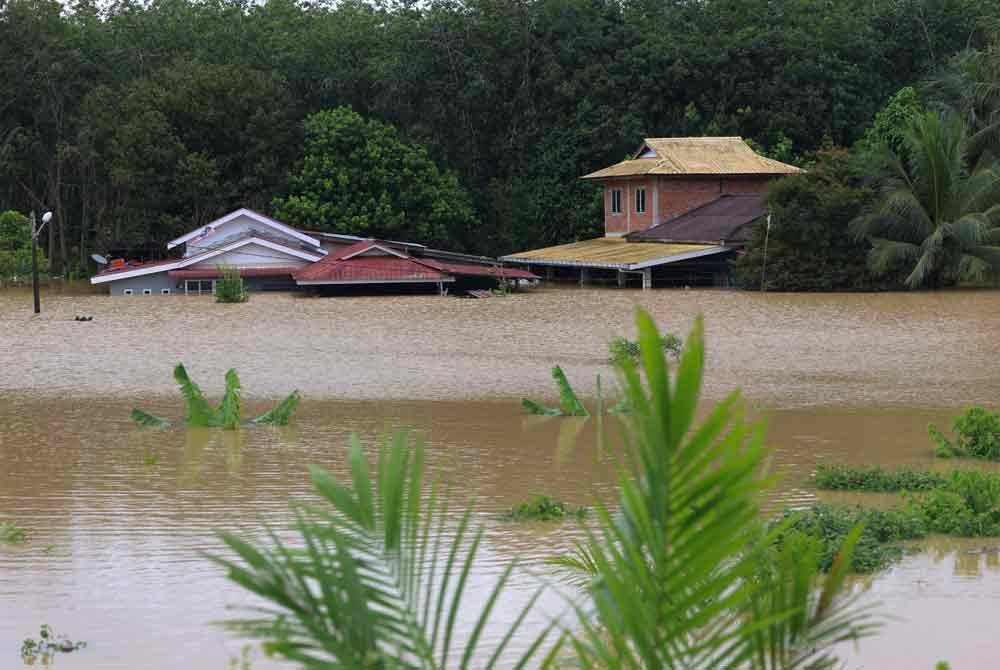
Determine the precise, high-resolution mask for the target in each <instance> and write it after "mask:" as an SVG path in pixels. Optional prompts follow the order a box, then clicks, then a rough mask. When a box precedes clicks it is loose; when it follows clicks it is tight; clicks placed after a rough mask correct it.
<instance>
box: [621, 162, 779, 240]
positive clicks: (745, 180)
mask: <svg viewBox="0 0 1000 670" xmlns="http://www.w3.org/2000/svg"><path fill="white" fill-rule="evenodd" d="M771 179H772V177H768V176H760V177H744V176H722V177H667V176H659V177H631V178H622V179H609V180H607V181H605V182H604V234H605V235H607V236H609V237H617V236H621V235H626V234H628V233H631V232H635V231H639V230H645V229H646V228H649V227H650V226H654V225H656V224H658V223H663V222H664V221H666V220H667V219H670V218H672V217H675V216H679V215H681V214H684V213H685V212H688V211H690V210H692V209H694V208H695V207H700V206H701V205H704V204H707V203H709V202H711V201H712V200H715V198H717V197H718V196H719V195H720V194H722V193H735V194H746V193H763V192H765V191H766V190H767V185H768V184H769V183H770V181H771ZM638 188H645V189H646V211H645V213H644V214H638V213H637V212H636V211H635V191H636V189H638ZM615 189H618V190H620V191H621V193H622V211H621V213H620V214H613V213H612V212H611V193H612V191H614V190H615Z"/></svg>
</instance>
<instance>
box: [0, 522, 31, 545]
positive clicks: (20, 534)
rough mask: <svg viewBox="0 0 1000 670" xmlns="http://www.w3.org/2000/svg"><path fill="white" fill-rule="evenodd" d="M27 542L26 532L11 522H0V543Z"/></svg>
mask: <svg viewBox="0 0 1000 670" xmlns="http://www.w3.org/2000/svg"><path fill="white" fill-rule="evenodd" d="M27 540H28V532H27V531H26V530H24V529H23V528H21V527H20V526H18V525H17V524H15V523H14V522H13V521H0V543H5V544H24V543H25V542H26V541H27Z"/></svg>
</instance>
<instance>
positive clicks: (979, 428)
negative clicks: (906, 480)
mask: <svg viewBox="0 0 1000 670" xmlns="http://www.w3.org/2000/svg"><path fill="white" fill-rule="evenodd" d="M954 431H955V434H956V436H957V437H956V438H955V441H954V442H952V441H951V440H949V439H948V438H947V437H945V436H944V435H943V434H942V433H941V431H940V430H938V429H937V426H935V425H934V424H933V423H932V424H930V425H929V426H927V432H928V433H930V436H931V439H932V440H934V442H935V443H936V444H937V450H936V451H935V453H936V454H937V455H938V456H939V457H940V458H951V457H965V458H983V459H987V460H991V461H995V460H1000V415H997V414H995V413H993V412H990V411H988V410H985V409H983V408H982V407H970V408H968V409H967V410H965V411H964V412H963V413H962V414H961V415H960V416H959V417H958V418H957V419H955V423H954Z"/></svg>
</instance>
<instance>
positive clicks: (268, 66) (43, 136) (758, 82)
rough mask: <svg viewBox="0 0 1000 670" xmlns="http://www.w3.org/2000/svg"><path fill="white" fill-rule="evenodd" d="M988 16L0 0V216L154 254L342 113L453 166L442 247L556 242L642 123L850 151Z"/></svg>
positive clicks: (659, 1) (987, 6)
mask: <svg viewBox="0 0 1000 670" xmlns="http://www.w3.org/2000/svg"><path fill="white" fill-rule="evenodd" d="M998 16H1000V0H875V1H874V2H873V1H872V0H836V1H833V0H708V1H704V0H430V1H428V2H417V1H415V0H372V1H371V2H359V1H357V0H343V1H341V2H296V1H295V0H267V1H266V2H262V3H251V2H248V1H243V0H206V1H200V2H193V1H191V0H154V1H153V2H149V3H141V2H134V1H130V0H122V1H119V2H114V3H112V4H110V5H100V7H99V6H98V5H97V4H96V3H94V2H93V0H78V1H77V2H74V3H68V4H65V5H64V4H62V3H60V2H56V1H53V0H7V1H6V2H5V3H4V2H0V87H2V90H0V211H3V210H7V209H15V210H20V211H27V210H29V209H40V208H43V207H48V208H52V209H54V210H55V212H56V217H55V219H54V221H53V225H51V227H50V228H49V229H48V230H47V239H46V240H44V242H45V243H46V245H47V250H48V256H49V259H50V263H51V266H52V270H53V272H54V273H57V274H58V273H62V272H68V271H72V270H74V269H75V270H77V271H79V270H82V269H85V268H86V264H87V260H86V259H87V257H88V255H89V254H90V253H91V252H93V251H101V252H107V251H112V252H119V253H121V252H125V251H129V252H131V253H133V254H137V253H140V254H141V253H146V254H148V255H155V254H157V253H161V249H162V243H163V242H164V241H165V240H167V239H169V238H171V237H173V236H174V235H176V234H177V233H179V232H181V231H185V230H188V229H190V228H192V227H193V226H195V225H198V224H200V223H204V222H205V221H207V220H210V219H211V218H212V217H214V216H216V215H218V214H220V213H223V212H225V211H227V210H230V209H232V208H235V207H237V206H242V205H246V206H250V207H255V208H259V209H263V210H265V211H274V203H275V202H276V200H275V199H276V198H284V200H281V201H280V202H285V203H287V202H289V201H288V200H287V198H288V197H289V196H290V195H291V194H290V188H291V187H290V181H289V175H290V174H292V173H294V172H296V171H297V170H299V169H301V168H302V165H301V161H302V157H303V143H304V141H305V139H306V137H305V126H304V120H305V119H306V118H307V117H308V116H309V115H310V114H314V113H316V112H320V111H322V110H328V109H334V108H338V107H350V108H351V109H353V110H354V111H355V112H357V113H358V114H360V115H362V116H363V117H366V118H369V119H374V120H377V121H378V122H380V123H385V124H389V125H391V126H394V127H395V128H396V129H397V132H398V134H399V137H400V141H402V142H405V143H406V145H407V146H411V147H419V146H422V147H424V148H425V149H426V155H427V157H428V158H429V159H430V160H432V161H433V162H434V163H436V165H437V169H439V171H440V175H441V178H442V179H446V180H447V179H450V178H451V175H454V176H456V177H457V181H458V184H459V185H460V187H461V189H464V191H465V192H466V193H467V194H468V195H467V196H463V197H468V198H469V199H470V202H471V206H472V212H471V213H469V214H468V216H466V215H465V214H464V213H463V214H462V215H461V216H452V217H450V218H448V217H445V219H442V220H444V221H446V222H447V221H455V222H457V223H456V224H455V225H457V226H459V227H461V230H454V231H452V230H446V231H445V235H444V237H446V238H447V239H446V240H445V241H452V242H453V246H455V247H464V248H466V249H468V250H471V251H480V252H488V253H502V252H507V251H511V250H514V249H519V248H525V247H531V246H535V245H541V244H549V243H555V242H561V241H566V240H570V239H574V238H577V237H582V236H586V235H590V234H593V233H596V232H597V231H599V230H600V226H601V217H600V208H599V203H598V200H597V194H596V193H595V187H593V186H592V185H588V184H584V183H581V182H580V181H579V180H577V177H578V176H579V175H581V174H584V173H586V172H588V171H590V170H593V169H595V168H598V167H601V166H603V165H605V164H608V163H611V162H614V161H616V160H620V159H621V158H622V157H623V156H624V155H625V154H626V153H627V152H629V151H630V150H632V149H634V147H635V145H636V144H637V142H638V141H639V139H640V138H641V137H643V136H650V135H691V134H737V135H742V136H744V137H747V138H750V139H752V140H753V141H754V142H756V143H757V144H758V145H759V146H760V147H762V149H763V150H765V151H768V152H770V153H772V154H775V155H781V156H782V157H786V158H792V159H795V158H796V157H801V156H804V155H807V154H810V153H811V152H813V151H815V150H816V149H819V148H821V147H823V146H831V145H838V146H849V145H851V144H852V143H854V142H855V141H856V140H858V139H859V138H861V137H862V136H863V135H864V133H865V131H866V128H867V127H868V126H869V125H870V124H871V122H872V119H873V116H874V114H875V113H876V111H877V110H879V109H881V108H882V107H883V106H884V105H885V103H886V101H887V100H888V99H889V97H890V96H891V95H892V94H893V93H895V92H896V91H898V90H899V89H900V88H902V87H903V86H905V85H907V84H910V83H913V82H917V81H920V80H922V79H923V78H925V77H926V76H927V75H928V74H930V73H933V72H935V71H937V70H938V69H939V68H940V67H941V66H942V65H944V64H945V63H947V62H948V61H949V59H951V58H952V57H953V55H954V54H955V53H957V52H959V51H960V50H962V49H965V48H967V47H969V46H973V47H975V46H980V45H983V44H985V43H986V42H987V41H988V36H989V35H990V34H992V33H993V32H994V31H995V29H996V27H997V26H996V25H995V23H996V22H997V21H998V19H997V17H998ZM463 206H464V205H462V204H461V203H459V205H457V207H458V209H461V208H462V207H463ZM411 215H412V213H411ZM322 223H323V222H322V221H318V222H317V225H322ZM436 225H437V224H435V226H434V227H436ZM434 237H435V241H440V240H438V239H437V237H439V235H438V234H437V230H436V229H435V231H434Z"/></svg>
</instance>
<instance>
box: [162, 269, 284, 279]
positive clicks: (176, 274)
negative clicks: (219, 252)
mask: <svg viewBox="0 0 1000 670" xmlns="http://www.w3.org/2000/svg"><path fill="white" fill-rule="evenodd" d="M299 269H300V268H297V267H273V268H240V276H241V277H284V276H288V275H294V274H295V273H296V272H298V271H299ZM167 276H168V277H172V278H175V279H215V278H217V277H221V276H222V272H220V271H219V269H218V268H202V269H197V270H168V271H167Z"/></svg>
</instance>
